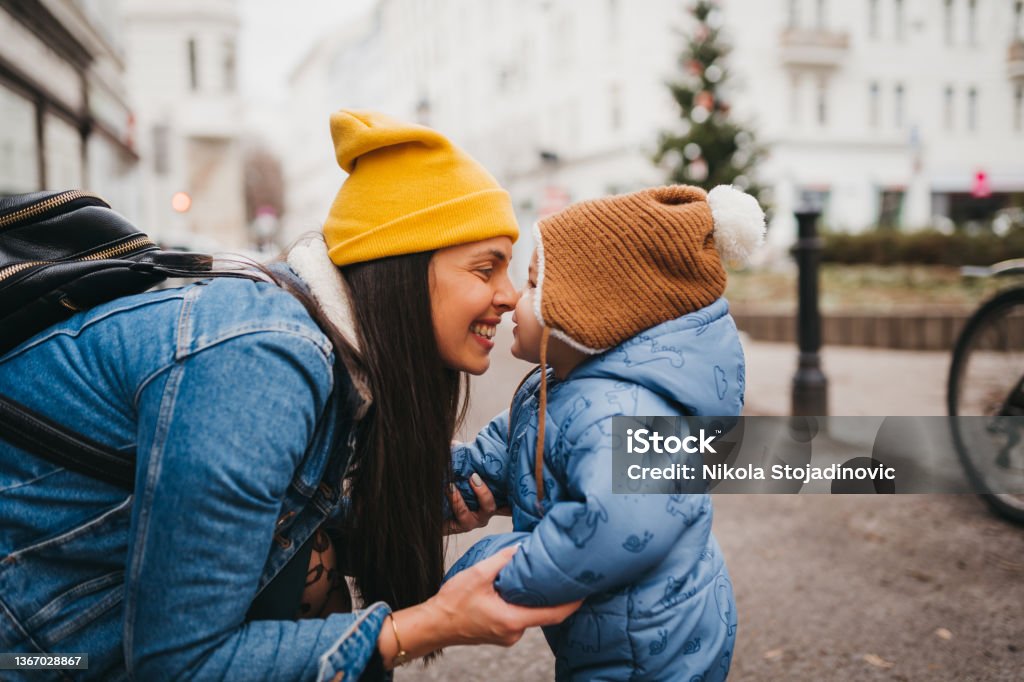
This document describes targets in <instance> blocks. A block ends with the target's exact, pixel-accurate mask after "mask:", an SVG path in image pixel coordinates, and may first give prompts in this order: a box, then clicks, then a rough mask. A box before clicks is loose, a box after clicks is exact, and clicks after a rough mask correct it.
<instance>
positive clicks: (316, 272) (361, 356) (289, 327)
mask: <svg viewBox="0 0 1024 682" xmlns="http://www.w3.org/2000/svg"><path fill="white" fill-rule="evenodd" d="M331 132H332V136H333V138H334V143H335V149H336V153H337V157H338V162H339V164H340V165H341V167H342V168H343V169H344V170H345V171H347V172H348V173H349V177H348V179H347V180H346V181H345V183H344V184H343V186H342V188H341V190H340V191H339V192H338V196H337V198H336V199H335V201H334V204H333V206H332V207H331V211H330V214H329V216H328V218H327V221H326V222H325V225H324V234H323V240H322V241H316V240H315V241H311V242H308V243H306V244H303V245H300V246H298V247H296V248H294V249H293V250H292V251H291V253H290V254H289V255H288V258H287V264H278V265H276V266H273V267H272V268H271V269H270V270H269V271H268V273H269V275H270V277H271V278H272V279H273V280H274V283H255V282H249V281H242V280H234V279H230V280H229V279H214V280H212V281H207V282H201V283H198V284H194V285H191V286H187V287H184V288H181V289H172V290H167V291H160V292H153V293H147V294H142V295H140V296H133V297H128V298H123V299H118V300H116V301H113V302H111V303H109V304H106V305H103V306H100V307H97V308H95V309H93V310H91V311H88V312H85V313H82V314H79V315H76V316H75V317H73V318H71V319H70V320H68V321H66V322H64V323H61V324H59V325H57V326H55V327H52V328H50V329H48V330H47V331H45V332H43V333H41V334H39V335H37V336H36V337H34V338H33V339H30V340H29V341H27V342H26V343H24V344H22V345H21V346H19V347H18V348H16V349H14V350H13V351H11V352H10V353H8V354H7V355H6V356H5V357H3V358H0V393H3V394H6V395H8V396H9V397H11V398H13V399H14V400H17V401H19V402H22V403H23V404H25V405H27V406H28V407H30V408H33V409H35V410H37V411H39V412H41V413H43V414H44V415H47V416H50V417H52V418H55V419H58V420H59V421H60V422H61V423H62V424H64V425H66V426H67V427H69V428H71V429H74V430H76V431H78V432H80V433H84V434H88V435H90V436H92V437H93V438H94V439H95V440H98V441H100V442H102V443H105V444H109V445H112V446H114V447H117V448H121V449H123V450H124V451H126V452H128V451H134V452H135V453H136V459H137V466H136V481H135V490H134V494H133V495H131V496H128V497H127V498H126V497H125V496H124V494H123V492H121V491H119V490H117V489H115V488H113V487H111V486H109V485H107V484H105V483H102V482H99V481H96V480H93V479H90V478H86V477H84V476H82V475H79V474H77V473H74V472H71V471H68V470H66V469H62V468H59V467H56V466H54V465H53V464H50V463H48V462H46V461H44V460H42V459H39V458H36V457H33V456H31V455H28V454H27V453H25V452H22V451H20V450H17V449H16V448H14V447H13V446H10V445H9V444H6V443H4V442H3V441H2V440H0V651H4V652H27V653H41V652H51V653H88V654H89V669H88V671H87V672H86V673H85V677H87V678H90V679H93V678H96V679H118V678H123V677H127V676H129V675H130V676H133V677H136V678H139V679H145V680H157V679H173V680H180V679H208V678H218V679H219V678H233V679H245V680H254V679H289V680H291V679H319V680H324V679H354V678H357V677H359V676H360V675H361V674H363V672H364V671H366V670H367V667H368V666H377V667H379V666H383V667H384V668H387V669H390V668H392V667H393V666H395V665H400V664H402V663H403V662H405V661H406V660H408V659H410V658H415V657H419V656H424V655H428V654H430V653H431V652H433V651H436V650H437V649H439V648H442V647H444V646H448V645H453V644H470V643H483V642H489V643H500V644H506V645H508V644H511V643H513V642H514V641H516V640H517V639H518V637H519V636H520V635H521V634H522V631H523V629H524V628H526V627H529V626H533V625H542V624H550V623H556V622H560V621H561V620H562V619H564V618H565V617H566V616H567V615H569V614H570V613H571V612H572V611H573V610H574V609H575V608H576V607H577V606H578V604H571V605H565V606H562V607H554V608H545V609H525V608H521V607H515V606H511V605H508V604H505V603H504V602H503V601H502V600H501V599H500V597H498V596H497V594H496V593H495V592H494V589H493V586H492V582H493V578H494V576H495V575H496V573H497V571H498V570H499V569H500V568H501V566H502V565H503V564H504V563H505V562H507V561H508V559H509V558H510V557H511V554H510V553H506V554H503V555H501V556H498V557H495V559H494V561H493V562H492V563H488V564H481V565H480V566H479V568H478V569H477V570H475V571H473V572H470V573H469V574H468V575H467V577H466V578H464V579H460V580H453V581H451V583H450V584H448V585H446V586H445V588H444V589H442V590H441V591H440V592H438V591H437V590H438V586H439V585H440V582H441V578H442V575H443V549H444V543H443V537H442V536H443V533H444V531H445V529H446V528H449V529H450V528H451V527H452V525H454V527H455V528H456V529H466V528H469V527H472V526H474V525H477V524H480V523H485V522H486V519H487V516H489V513H490V512H492V511H493V499H492V498H491V497H490V495H489V493H488V492H487V491H486V487H485V486H484V487H481V488H479V489H478V490H479V492H480V493H481V494H482V495H483V499H484V502H485V504H486V505H488V506H485V510H488V509H489V511H484V512H483V513H482V514H481V515H480V516H478V517H474V516H473V515H471V514H469V513H468V512H467V511H466V510H465V507H464V505H462V504H461V499H460V498H453V499H452V500H451V501H452V503H453V504H454V507H455V508H456V509H457V510H459V513H457V514H456V515H455V518H454V519H452V518H451V515H450V514H446V511H445V509H446V505H445V504H444V496H443V493H444V491H445V490H446V485H447V481H448V480H449V474H450V470H451V469H450V467H451V464H450V449H449V446H450V442H451V438H452V436H453V434H454V432H455V428H456V425H457V423H458V422H459V419H460V418H461V415H462V413H463V412H464V405H465V393H464V392H463V391H462V390H461V388H460V384H461V383H462V379H463V377H465V374H464V373H472V374H480V373H482V372H484V371H485V370H486V369H487V367H488V364H489V359H488V353H489V351H490V349H491V347H492V345H493V344H492V343H491V341H490V337H491V336H492V335H493V333H494V327H495V325H497V324H498V322H499V321H500V319H501V316H502V315H503V314H504V313H506V312H508V311H510V310H511V309H512V308H513V306H514V305H515V302H516V294H515V292H514V290H513V288H512V285H511V283H510V281H509V279H508V276H507V266H508V260H509V258H510V256H511V249H512V243H513V240H514V239H515V238H516V237H517V234H518V233H517V228H516V224H515V220H514V217H513V213H512V209H511V204H510V202H509V197H508V195H507V193H506V192H504V190H502V189H501V188H500V187H499V186H498V185H497V183H496V182H495V181H494V179H493V178H492V177H491V176H490V175H489V174H488V173H487V172H486V171H485V170H484V169H483V168H481V167H480V166H479V165H478V164H477V163H476V162H475V161H473V160H472V159H470V158H469V157H468V156H467V155H465V154H464V153H463V152H461V151H460V150H459V149H457V148H456V147H454V146H453V145H452V144H451V143H450V142H449V141H448V140H446V139H445V138H444V137H442V136H441V135H439V134H438V133H436V132H434V131H432V130H429V129H426V128H423V127H421V126H412V125H406V124H403V123H400V122H398V121H394V120H392V119H389V118H387V117H384V116H381V115H379V114H374V113H370V112H353V111H345V110H343V111H340V112H337V113H336V114H334V116H332V118H331ZM315 320H316V321H315ZM317 321H319V324H317ZM318 531H319V532H318ZM328 540H329V541H330V543H331V544H332V545H333V547H332V548H331V549H328V548H327V545H328ZM335 548H337V549H338V551H335ZM307 562H308V565H309V567H310V568H313V569H319V570H315V571H312V572H311V574H310V575H311V577H313V578H316V577H318V576H319V575H321V574H322V575H324V576H328V577H330V576H331V575H333V577H334V583H333V585H332V584H328V585H327V586H326V589H325V588H324V584H323V583H322V582H318V581H316V580H313V581H311V584H310V585H309V586H307V589H306V590H305V593H304V594H302V595H301V600H297V602H298V603H288V599H287V598H285V599H284V600H283V601H284V605H283V606H284V610H283V611H282V604H281V601H282V597H281V595H286V594H287V593H288V591H289V590H288V589H287V588H288V586H287V585H284V589H281V588H282V582H286V581H285V578H287V576H288V575H289V574H290V573H292V574H293V573H294V570H291V569H292V568H293V567H294V566H296V565H298V566H299V569H300V570H299V572H298V573H299V575H301V573H302V571H301V568H302V567H303V566H305V565H306V564H307ZM337 567H341V568H342V569H346V570H344V572H345V573H348V574H350V575H352V576H354V578H355V585H356V587H357V589H358V591H359V593H360V595H361V597H362V602H363V603H364V604H366V605H367V606H366V608H364V609H361V610H358V611H356V612H354V613H341V612H333V613H331V611H332V610H334V611H338V610H341V609H344V602H345V601H346V600H345V599H343V598H340V597H339V594H338V593H337V592H332V587H334V586H338V580H337V576H338V575H339V571H338V570H337ZM332 569H334V570H333V574H332ZM328 582H329V583H330V581H328ZM299 587H300V590H299V591H300V592H301V591H302V590H301V588H302V585H300V586H299ZM435 593H436V594H435ZM268 595H270V596H271V598H270V599H269V600H268V599H267V598H266V597H267V596H268ZM295 595H296V597H298V596H299V595H298V592H296V593H295ZM254 601H255V603H254ZM268 601H269V604H268V603H267V602H268ZM300 603H301V604H303V605H304V606H302V607H300ZM301 611H305V612H306V613H310V614H314V615H315V614H324V615H325V617H323V618H315V619H300V620H291V619H282V618H280V617H276V618H273V619H271V620H266V619H261V618H262V617H265V614H266V613H272V614H273V613H277V614H281V613H284V614H291V613H299V612H301ZM287 617H288V616H287V615H285V618H287Z"/></svg>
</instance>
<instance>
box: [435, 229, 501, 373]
mask: <svg viewBox="0 0 1024 682" xmlns="http://www.w3.org/2000/svg"><path fill="white" fill-rule="evenodd" d="M511 258H512V240H511V239H509V238H508V237H494V238H492V239H485V240H483V241H479V242H471V243H469V244H460V245H459V246H451V247H448V248H447V249H441V250H439V251H437V252H436V253H435V254H434V256H433V257H432V258H431V259H430V307H431V314H432V316H433V320H434V337H435V338H436V339H437V347H438V350H440V352H441V360H442V361H443V362H444V364H445V365H446V366H448V367H449V368H451V369H454V370H459V371H463V372H469V373H470V374H483V373H484V372H486V371H487V368H488V367H489V366H490V364H491V359H490V355H489V354H490V352H491V349H492V348H493V347H494V342H493V341H492V340H491V339H492V338H494V335H495V333H496V331H497V327H498V324H499V323H500V322H501V316H502V315H504V314H505V313H507V312H509V311H510V310H512V309H513V308H514V307H515V305H516V300H517V298H518V296H517V294H516V290H515V287H513V286H512V281H511V280H510V279H509V277H508V262H509V260H510V259H511Z"/></svg>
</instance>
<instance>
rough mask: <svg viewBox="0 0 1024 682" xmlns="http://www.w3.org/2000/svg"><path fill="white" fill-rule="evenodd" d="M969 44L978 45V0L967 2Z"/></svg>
mask: <svg viewBox="0 0 1024 682" xmlns="http://www.w3.org/2000/svg"><path fill="white" fill-rule="evenodd" d="M967 44H968V45H971V46H972V47H973V46H974V45H977V44H978V0H967Z"/></svg>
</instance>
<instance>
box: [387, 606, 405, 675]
mask: <svg viewBox="0 0 1024 682" xmlns="http://www.w3.org/2000/svg"><path fill="white" fill-rule="evenodd" d="M390 618H391V629H392V630H393V631H394V633H395V644H396V645H397V646H398V653H397V654H395V657H394V658H393V659H391V667H392V668H397V667H399V666H403V665H405V664H406V663H408V662H409V654H408V653H406V651H405V649H403V648H402V640H401V639H400V638H399V637H398V625H396V624H395V614H394V613H392V614H390Z"/></svg>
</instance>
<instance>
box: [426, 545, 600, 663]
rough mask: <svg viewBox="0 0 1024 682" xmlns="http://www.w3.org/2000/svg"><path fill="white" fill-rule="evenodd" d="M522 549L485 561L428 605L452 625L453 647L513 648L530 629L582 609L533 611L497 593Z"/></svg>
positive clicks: (564, 606) (575, 606)
mask: <svg viewBox="0 0 1024 682" xmlns="http://www.w3.org/2000/svg"><path fill="white" fill-rule="evenodd" d="M517 549H518V546H515V547H506V548H505V549H503V550H501V551H500V552H498V553H497V554H495V555H494V556H492V557H489V558H487V559H485V560H484V561H481V562H480V563H478V564H476V565H475V566H472V567H470V568H468V569H466V570H465V571H462V572H461V573H459V574H458V575H456V576H454V577H453V578H452V579H451V580H449V581H448V582H447V583H445V584H444V586H442V587H441V590H440V591H439V592H438V593H437V595H436V596H434V597H433V598H431V599H430V600H428V601H427V602H426V604H427V605H431V606H434V607H435V608H436V609H437V610H438V611H440V612H441V613H442V614H443V618H444V619H445V620H446V621H448V622H449V623H451V624H452V630H453V635H454V638H455V641H454V642H452V643H453V644H499V645H501V646H512V645H513V644H515V643H516V642H518V641H519V638H520V637H522V636H523V632H524V631H525V630H526V628H528V627H533V626H536V625H554V624H556V623H561V622H562V621H563V620H565V619H566V618H568V617H569V616H570V615H571V614H572V613H573V612H574V611H575V610H576V609H578V608H579V607H580V604H582V603H583V602H582V601H575V602H570V603H568V604H562V605H559V606H545V607H529V606H516V605H515V604H509V603H508V602H507V601H505V600H504V599H502V598H501V595H499V594H498V592H497V591H496V590H495V589H494V579H495V578H497V577H498V573H499V572H500V571H501V569H502V568H503V567H504V566H505V564H507V563H508V562H509V561H511V560H512V556H513V555H514V554H515V553H516V550H517Z"/></svg>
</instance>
